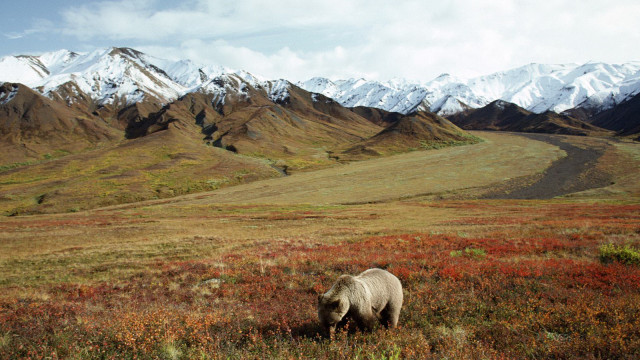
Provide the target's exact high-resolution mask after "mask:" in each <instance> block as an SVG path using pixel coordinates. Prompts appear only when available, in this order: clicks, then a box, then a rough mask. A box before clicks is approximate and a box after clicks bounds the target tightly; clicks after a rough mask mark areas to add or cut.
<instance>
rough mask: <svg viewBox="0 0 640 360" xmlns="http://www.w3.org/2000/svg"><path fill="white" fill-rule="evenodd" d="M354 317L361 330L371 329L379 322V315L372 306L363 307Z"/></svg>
mask: <svg viewBox="0 0 640 360" xmlns="http://www.w3.org/2000/svg"><path fill="white" fill-rule="evenodd" d="M353 317H354V320H355V321H356V324H357V325H358V328H360V330H366V331H371V330H373V328H374V327H375V326H376V324H377V323H378V322H379V320H378V317H377V316H376V314H375V313H374V312H373V311H372V309H371V308H370V307H369V308H365V309H361V310H360V311H358V313H356V314H354V316H353Z"/></svg>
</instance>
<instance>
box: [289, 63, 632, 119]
mask: <svg viewBox="0 0 640 360" xmlns="http://www.w3.org/2000/svg"><path fill="white" fill-rule="evenodd" d="M298 85H299V86H301V87H302V88H304V89H306V90H308V91H312V92H317V93H321V94H323V95H325V96H328V97H332V98H334V99H335V100H336V101H338V102H339V103H341V104H342V105H344V106H347V107H352V106H368V107H376V108H381V109H383V110H387V111H396V112H400V113H404V114H407V113H411V112H413V111H416V110H420V109H428V110H431V111H433V112H437V113H438V114H440V115H451V114H454V113H457V112H460V111H463V110H465V109H466V108H479V107H482V106H485V105H487V104H489V103H490V102H492V101H495V100H504V101H508V102H512V103H515V104H517V105H519V106H521V107H523V108H525V109H527V110H530V111H533V112H536V113H542V112H545V111H548V110H551V111H555V112H558V113H559V112H562V111H565V110H568V109H572V108H575V107H585V108H590V109H591V108H598V109H599V110H606V109H608V108H611V107H612V106H615V105H616V104H618V103H620V102H622V101H624V100H626V99H629V98H631V97H632V96H633V95H635V94H638V93H640V62H631V63H626V64H621V65H611V64H604V63H587V64H583V65H577V64H565V65H544V64H529V65H526V66H522V67H519V68H515V69H512V70H508V71H504V72H498V73H494V74H490V75H487V76H480V77H477V78H472V79H469V80H461V79H458V78H455V77H453V76H451V75H449V74H443V75H441V76H439V77H437V78H436V79H434V80H431V81H428V82H407V81H397V80H396V81H387V82H377V81H366V80H364V79H350V80H338V81H331V80H329V79H326V78H312V79H310V80H307V81H305V82H301V83H299V84H298Z"/></svg>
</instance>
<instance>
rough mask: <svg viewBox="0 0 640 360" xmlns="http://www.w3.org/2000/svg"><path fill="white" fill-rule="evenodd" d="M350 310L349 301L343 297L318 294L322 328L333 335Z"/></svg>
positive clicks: (319, 317) (319, 316)
mask: <svg viewBox="0 0 640 360" xmlns="http://www.w3.org/2000/svg"><path fill="white" fill-rule="evenodd" d="M348 310H349V301H348V300H347V299H343V298H341V297H337V298H333V297H329V296H326V294H320V295H318V319H319V320H320V325H321V326H322V328H323V329H324V330H325V331H326V332H328V333H329V335H330V336H331V335H333V334H334V333H335V331H336V326H337V325H338V323H339V322H340V321H342V319H343V318H344V316H345V315H346V314H347V311H348Z"/></svg>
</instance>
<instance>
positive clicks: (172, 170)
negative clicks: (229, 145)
mask: <svg viewBox="0 0 640 360" xmlns="http://www.w3.org/2000/svg"><path fill="white" fill-rule="evenodd" d="M274 176H279V173H278V172H277V171H276V170H274V169H273V168H271V167H270V165H269V164H268V163H267V162H266V161H263V160H258V159H252V158H249V157H245V156H240V155H235V154H232V153H230V152H228V151H224V150H221V149H218V148H214V147H212V146H207V145H204V144H202V143H200V142H198V141H197V140H194V139H191V138H187V137H184V136H183V135H181V134H179V133H178V132H173V131H164V132H161V133H156V134H152V135H150V136H148V137H147V138H143V139H136V140H131V141H128V142H123V143H122V144H120V145H119V146H116V147H108V148H103V149H98V150H94V151H90V152H87V153H82V154H78V155H69V156H65V157H62V158H60V159H56V160H51V161H47V162H43V163H39V164H35V165H31V166H25V167H20V168H16V169H13V170H10V171H3V172H0V213H3V214H5V215H6V214H12V215H19V214H29V213H57V212H69V211H72V212H73V211H80V210H85V209H90V208H95V207H99V206H107V205H113V204H121V203H130V202H135V201H141V200H147V199H157V198H166V197H172V196H178V195H182V194H188V193H193V192H199V191H206V190H213V189H217V188H220V187H223V186H228V185H235V184H238V183H242V182H245V181H253V180H256V179H264V178H268V177H274Z"/></svg>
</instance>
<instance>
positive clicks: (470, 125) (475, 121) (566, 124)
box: [449, 100, 612, 136]
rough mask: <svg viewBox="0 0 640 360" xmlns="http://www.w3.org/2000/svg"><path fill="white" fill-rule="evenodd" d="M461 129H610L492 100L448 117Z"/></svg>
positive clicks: (584, 132)
mask: <svg viewBox="0 0 640 360" xmlns="http://www.w3.org/2000/svg"><path fill="white" fill-rule="evenodd" d="M449 119H450V120H451V121H452V122H453V123H454V124H456V125H458V126H460V127H461V128H462V129H465V130H499V131H516V132H532V133H547V134H564V135H582V136H587V135H612V133H611V132H609V131H607V130H605V129H602V128H599V127H597V126H594V125H591V124H589V123H586V122H584V121H581V120H578V119H576V118H573V117H571V116H568V115H562V114H557V113H555V112H552V111H546V112H544V113H541V114H536V113H532V112H530V111H527V110H525V109H523V108H521V107H520V106H518V105H516V104H512V103H508V102H505V101H502V100H496V101H494V102H492V103H490V104H489V105H487V106H485V107H482V108H480V109H471V110H467V111H465V112H462V113H458V114H455V115H451V116H449Z"/></svg>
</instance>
